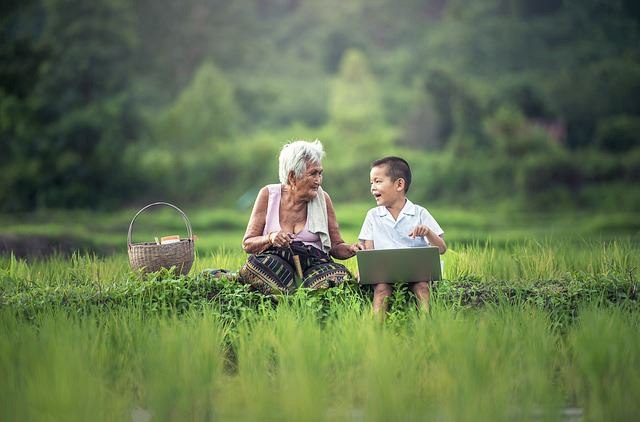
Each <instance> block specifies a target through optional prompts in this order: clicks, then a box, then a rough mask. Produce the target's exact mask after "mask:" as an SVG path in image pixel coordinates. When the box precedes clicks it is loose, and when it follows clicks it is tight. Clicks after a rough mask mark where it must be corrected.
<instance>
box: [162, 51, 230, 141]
mask: <svg viewBox="0 0 640 422" xmlns="http://www.w3.org/2000/svg"><path fill="white" fill-rule="evenodd" d="M239 121H240V110H239V109H238V106H237V104H236V102H235V96H234V91H233V87H232V86H231V84H230V83H229V81H227V78H226V77H225V75H224V73H222V71H220V70H219V69H218V68H217V67H216V66H214V65H213V63H211V62H207V63H205V64H203V65H202V66H200V68H198V70H197V72H196V74H195V75H194V77H193V80H192V81H191V83H190V84H189V85H188V86H187V87H186V88H185V89H184V90H183V91H182V93H181V94H180V96H179V97H178V99H177V100H176V102H175V103H174V104H173V105H172V106H171V107H170V108H169V109H168V110H167V111H166V112H165V113H164V114H163V115H162V117H161V118H160V120H159V122H158V124H157V125H156V130H155V132H156V139H157V140H158V141H159V142H160V143H161V144H162V145H164V146H168V147H170V149H174V148H175V149H177V148H188V147H191V148H193V147H198V146H201V145H208V141H210V140H217V141H220V140H228V139H230V138H231V137H233V135H234V134H235V131H236V130H237V128H238V125H239Z"/></svg>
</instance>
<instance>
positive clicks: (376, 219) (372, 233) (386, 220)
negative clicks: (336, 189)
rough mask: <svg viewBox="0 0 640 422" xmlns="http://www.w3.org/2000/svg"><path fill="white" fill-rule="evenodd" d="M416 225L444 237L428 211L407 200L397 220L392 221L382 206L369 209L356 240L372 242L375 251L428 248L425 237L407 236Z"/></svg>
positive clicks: (387, 211) (391, 217)
mask: <svg viewBox="0 0 640 422" xmlns="http://www.w3.org/2000/svg"><path fill="white" fill-rule="evenodd" d="M418 224H424V225H425V226H427V227H429V229H431V231H433V232H434V233H436V234H437V235H438V236H440V237H442V236H443V235H444V231H443V230H442V228H440V225H439V224H438V222H437V221H436V220H435V218H433V216H432V215H431V214H430V213H429V211H427V210H426V209H425V208H423V207H421V206H420V205H415V204H414V203H413V202H411V201H410V200H409V198H407V202H406V203H405V204H404V207H403V208H402V211H400V214H398V219H397V220H394V219H393V216H392V215H391V213H390V212H389V210H387V209H386V208H385V207H384V206H379V207H376V208H372V209H370V210H369V212H367V217H366V218H365V219H364V223H362V229H361V230H360V234H359V235H358V239H360V240H363V241H364V240H373V246H374V248H376V249H396V248H414V247H418V246H429V241H428V240H427V238H426V237H416V238H415V239H412V238H411V237H410V236H409V233H411V231H412V230H413V229H414V228H415V227H416V226H417V225H418Z"/></svg>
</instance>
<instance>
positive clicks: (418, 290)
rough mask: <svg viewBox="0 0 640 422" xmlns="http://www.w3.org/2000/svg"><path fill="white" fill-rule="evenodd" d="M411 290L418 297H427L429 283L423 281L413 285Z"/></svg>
mask: <svg viewBox="0 0 640 422" xmlns="http://www.w3.org/2000/svg"><path fill="white" fill-rule="evenodd" d="M411 290H413V292H414V293H415V294H417V295H426V294H428V293H429V283H428V282H426V281H421V282H418V283H413V285H412V286H411Z"/></svg>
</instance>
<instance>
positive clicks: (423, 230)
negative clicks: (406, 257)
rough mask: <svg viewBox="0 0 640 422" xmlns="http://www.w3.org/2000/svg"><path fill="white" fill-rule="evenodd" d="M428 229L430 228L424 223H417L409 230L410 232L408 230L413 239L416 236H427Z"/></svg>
mask: <svg viewBox="0 0 640 422" xmlns="http://www.w3.org/2000/svg"><path fill="white" fill-rule="evenodd" d="M430 231H431V229H429V227H427V226H425V225H424V224H418V225H417V226H415V227H414V228H413V230H411V232H409V237H411V238H413V239H415V238H416V237H418V236H427V235H428V234H429V232H430Z"/></svg>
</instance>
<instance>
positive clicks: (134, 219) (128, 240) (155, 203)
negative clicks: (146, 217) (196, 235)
mask: <svg viewBox="0 0 640 422" xmlns="http://www.w3.org/2000/svg"><path fill="white" fill-rule="evenodd" d="M156 205H166V206H168V207H171V208H173V209H175V210H177V211H178V212H179V213H180V214H182V219H183V220H184V222H185V224H186V225H187V233H188V235H189V237H188V238H189V240H193V232H192V231H191V222H190V221H189V218H188V217H187V215H186V214H185V213H184V212H182V210H181V209H180V208H178V207H176V206H175V205H172V204H170V203H168V202H154V203H153V204H149V205H147V206H146V207H144V208H142V209H141V210H140V211H138V213H137V214H136V215H135V216H134V217H133V220H131V224H129V233H128V234H127V246H131V230H132V229H133V222H134V221H136V218H138V216H139V215H140V214H141V213H142V211H144V210H146V209H147V208H151V207H154V206H156Z"/></svg>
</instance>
